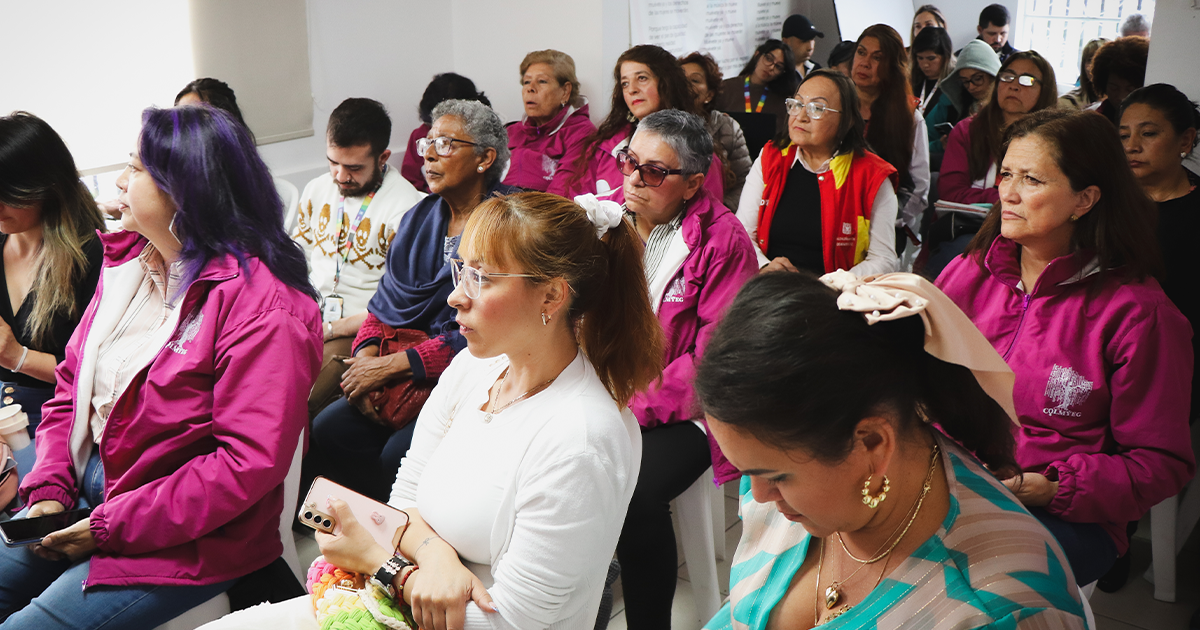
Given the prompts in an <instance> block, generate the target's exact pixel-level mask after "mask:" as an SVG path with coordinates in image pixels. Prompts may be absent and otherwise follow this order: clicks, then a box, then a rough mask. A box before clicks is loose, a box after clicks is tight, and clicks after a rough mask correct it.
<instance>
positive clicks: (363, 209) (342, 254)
mask: <svg viewBox="0 0 1200 630" xmlns="http://www.w3.org/2000/svg"><path fill="white" fill-rule="evenodd" d="M376 192H377V191H376V190H373V191H371V193H370V194H368V195H367V196H366V198H364V199H363V202H362V206H360V207H359V208H358V214H357V215H355V217H354V222H353V223H351V224H350V232H349V233H348V234H347V235H346V244H345V246H344V247H343V245H342V216H343V215H344V213H345V211H346V210H345V206H346V198H345V197H338V211H337V226H338V231H337V236H336V237H335V238H334V239H333V244H334V245H335V246H337V249H338V255H337V258H336V262H337V267H336V269H335V270H334V272H333V292H334V294H337V286H338V282H339V281H340V280H341V279H342V265H344V264H345V263H346V262H347V261H349V260H350V252H351V251H352V250H353V249H354V235H355V234H356V233H357V232H358V226H359V225H360V224H362V220H363V217H364V216H366V214H367V208H368V207H370V205H371V200H372V199H374V198H375V193H376Z"/></svg>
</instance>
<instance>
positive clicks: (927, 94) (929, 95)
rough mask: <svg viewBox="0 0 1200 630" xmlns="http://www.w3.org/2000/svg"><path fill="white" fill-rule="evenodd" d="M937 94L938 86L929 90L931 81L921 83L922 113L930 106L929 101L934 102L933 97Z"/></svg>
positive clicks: (935, 85)
mask: <svg viewBox="0 0 1200 630" xmlns="http://www.w3.org/2000/svg"><path fill="white" fill-rule="evenodd" d="M936 93H937V84H936V83H935V84H934V85H933V89H932V90H931V89H929V81H923V82H922V83H921V96H920V99H921V113H922V114H924V113H925V108H926V107H928V106H929V101H931V100H933V95H934V94H936Z"/></svg>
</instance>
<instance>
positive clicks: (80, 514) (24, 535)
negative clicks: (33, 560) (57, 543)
mask: <svg viewBox="0 0 1200 630" xmlns="http://www.w3.org/2000/svg"><path fill="white" fill-rule="evenodd" d="M91 515H92V508H82V509H78V510H67V511H65V512H58V513H57V514H47V515H45V516H35V517H33V518H14V519H12V520H9V521H4V522H3V523H0V537H3V538H4V544H5V545H8V546H9V547H21V546H24V545H32V544H35V543H39V542H42V539H43V538H45V537H46V536H47V535H48V534H52V533H54V532H56V531H58V530H60V529H66V528H68V527H70V526H72V525H74V524H75V523H78V522H79V521H82V520H83V519H85V518H88V517H89V516H91Z"/></svg>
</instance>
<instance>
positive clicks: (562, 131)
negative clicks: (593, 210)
mask: <svg viewBox="0 0 1200 630" xmlns="http://www.w3.org/2000/svg"><path fill="white" fill-rule="evenodd" d="M594 131H596V125H593V124H592V120H591V119H590V118H588V106H587V104H586V103H584V105H583V107H580V108H579V109H575V108H574V107H571V106H568V107H564V108H562V109H561V110H559V112H558V114H556V115H555V116H554V118H551V119H550V121H549V122H547V123H546V124H544V125H541V126H538V125H534V124H532V123H530V122H529V119H528V118H526V119H524V120H519V121H517V122H512V123H509V124H508V150H509V151H511V152H512V157H511V158H510V160H509V163H508V175H506V176H505V177H504V183H505V184H508V185H509V186H519V187H521V188H526V189H529V190H537V191H541V192H548V193H553V194H555V195H564V194H565V193H566V192H567V181H568V180H569V179H570V178H571V176H572V175H574V173H575V160H576V159H578V158H579V154H580V153H581V152H582V151H583V148H584V144H585V143H586V142H587V138H588V136H590V135H592V132H594Z"/></svg>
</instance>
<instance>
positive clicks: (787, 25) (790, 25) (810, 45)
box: [780, 13, 825, 80]
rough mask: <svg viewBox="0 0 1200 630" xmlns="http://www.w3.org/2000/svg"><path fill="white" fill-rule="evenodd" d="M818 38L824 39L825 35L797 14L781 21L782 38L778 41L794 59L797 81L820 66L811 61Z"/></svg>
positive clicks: (805, 18)
mask: <svg viewBox="0 0 1200 630" xmlns="http://www.w3.org/2000/svg"><path fill="white" fill-rule="evenodd" d="M818 37H825V33H822V32H821V31H818V30H817V27H815V26H813V23H812V21H810V20H809V19H808V18H807V17H804V16H803V15H800V14H799V13H797V14H796V15H793V16H790V17H788V19H786V20H784V21H783V36H782V37H780V39H782V40H783V43H785V44H787V45H788V48H791V49H792V54H793V55H795V57H796V76H797V78H798V79H799V80H803V79H804V77H806V76H808V73H809V72H812V71H813V70H816V69H817V68H820V67H821V64H819V63H817V62H815V61H813V60H812V54H813V50H814V49H815V48H816V46H817V38H818Z"/></svg>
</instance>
